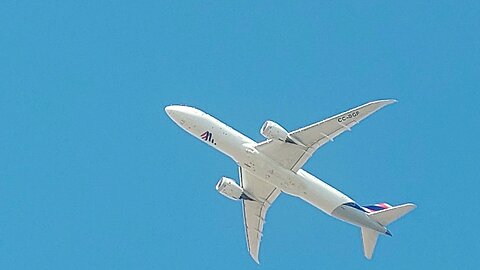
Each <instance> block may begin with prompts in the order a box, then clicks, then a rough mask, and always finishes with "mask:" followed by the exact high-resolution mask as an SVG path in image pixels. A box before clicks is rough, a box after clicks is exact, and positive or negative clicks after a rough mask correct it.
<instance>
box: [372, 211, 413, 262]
mask: <svg viewBox="0 0 480 270" xmlns="http://www.w3.org/2000/svg"><path fill="white" fill-rule="evenodd" d="M378 205H381V207H382V208H383V209H382V210H379V209H378V208H375V209H373V208H374V207H369V206H365V208H367V209H369V210H371V212H370V213H369V214H368V216H369V217H370V218H372V219H373V220H375V221H376V222H378V223H380V224H381V225H382V226H387V225H388V224H390V223H392V222H394V221H395V220H397V219H399V218H401V217H403V216H404V215H406V214H408V213H409V212H410V211H412V210H413V209H415V208H416V207H417V206H416V205H415V204H412V203H406V204H402V205H398V206H394V207H392V206H390V205H389V204H386V203H382V204H376V205H375V206H378ZM378 234H379V233H378V232H377V231H374V230H371V229H368V228H364V227H362V240H363V251H364V254H365V257H366V258H367V259H371V258H372V256H373V251H374V250H375V246H376V244H377V239H378ZM385 234H387V235H390V236H391V235H392V234H391V233H390V231H388V230H387V231H386V232H385Z"/></svg>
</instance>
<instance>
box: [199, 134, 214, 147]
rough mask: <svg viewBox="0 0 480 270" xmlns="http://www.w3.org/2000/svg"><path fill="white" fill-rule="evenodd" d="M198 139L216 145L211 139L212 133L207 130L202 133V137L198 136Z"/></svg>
mask: <svg viewBox="0 0 480 270" xmlns="http://www.w3.org/2000/svg"><path fill="white" fill-rule="evenodd" d="M200 138H202V140H204V141H206V142H209V143H213V144H214V145H217V144H216V143H215V140H214V139H213V137H212V133H211V132H210V131H208V130H207V131H205V132H204V133H202V135H200Z"/></svg>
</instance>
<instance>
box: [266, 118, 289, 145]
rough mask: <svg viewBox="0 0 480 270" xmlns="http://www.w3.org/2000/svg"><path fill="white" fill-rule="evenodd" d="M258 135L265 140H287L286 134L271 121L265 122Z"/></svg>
mask: <svg viewBox="0 0 480 270" xmlns="http://www.w3.org/2000/svg"><path fill="white" fill-rule="evenodd" d="M260 133H261V134H262V135H263V137H265V138H267V139H274V140H280V141H283V142H285V141H287V139H288V132H287V131H286V130H285V129H284V128H283V127H281V126H280V125H279V124H277V123H275V122H273V121H266V122H265V123H264V124H263V126H262V128H261V129H260Z"/></svg>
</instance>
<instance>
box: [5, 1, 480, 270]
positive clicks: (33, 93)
mask: <svg viewBox="0 0 480 270" xmlns="http://www.w3.org/2000/svg"><path fill="white" fill-rule="evenodd" d="M240 2H241V3H234V2H231V1H191V2H190V1H188V2H180V1H133V2H132V1H90V2H88V1H36V2H35V1H10V0H6V1H2V3H1V4H0V124H1V126H0V185H1V186H0V268H1V269H193V268H195V269H407V268H427V269H456V268H458V267H461V268H465V269H473V268H475V267H476V266H477V267H478V262H477V260H478V249H479V248H480V241H479V233H478V227H479V226H480V222H479V218H480V217H479V211H478V208H477V205H478V204H477V202H478V201H477V197H478V190H479V172H480V170H479V165H478V160H479V154H478V153H479V150H480V149H479V145H480V144H479V143H478V136H479V135H478V134H479V131H480V127H479V122H480V121H479V120H480V114H479V109H478V106H479V104H480V96H479V94H478V90H479V88H480V83H479V82H480V80H479V78H480V76H479V75H480V49H479V48H480V35H479V29H480V15H479V12H480V4H479V2H478V1H435V2H430V1H400V2H398V1H368V2H365V1H362V2H356V1H345V2H342V3H337V2H336V1H335V2H319V1H302V2H301V3H299V2H298V1H265V2H262V3H258V1H240ZM381 98H395V99H398V101H399V102H398V103H396V104H394V105H392V106H389V107H386V108H384V109H383V110H381V111H380V112H378V113H377V114H375V115H374V116H372V117H370V118H368V119H367V120H365V121H363V122H362V123H361V124H360V125H358V126H356V127H355V128H354V129H353V130H352V132H351V133H346V134H343V135H342V136H340V137H338V138H337V140H335V142H334V143H329V144H327V145H325V146H324V147H323V148H321V149H320V150H319V151H317V152H316V154H315V155H314V156H313V158H312V159H311V160H310V161H309V162H308V163H307V164H306V166H305V168H306V169H307V170H308V171H310V172H312V173H313V174H315V175H317V176H318V177H319V178H321V179H323V180H325V181H326V182H328V183H330V184H331V185H333V186H334V187H336V188H338V189H340V190H341V191H343V192H345V193H346V194H347V195H349V196H350V197H352V198H354V199H356V200H357V201H358V202H359V203H360V204H368V203H376V202H383V201H386V202H389V203H391V204H399V203H403V202H409V201H412V202H415V203H416V204H418V206H419V208H418V209H417V210H415V211H414V212H412V213H411V214H410V215H408V216H406V217H405V218H403V219H401V220H400V221H398V222H397V223H394V224H392V225H391V226H390V229H391V231H392V233H393V235H394V236H393V237H392V238H387V237H381V238H380V239H379V243H378V245H377V249H376V252H375V255H374V258H373V260H372V261H367V260H366V259H365V258H364V257H363V254H362V245H361V238H360V231H359V229H358V228H355V227H353V226H351V225H348V224H345V223H342V222H340V221H338V220H335V219H333V218H331V217H328V216H327V215H325V214H323V213H322V212H321V211H319V210H317V209H315V208H314V207H312V206H310V205H308V204H307V203H305V202H303V201H301V200H299V199H297V198H293V197H290V196H287V195H282V196H280V197H279V198H278V200H277V201H276V203H275V204H274V205H273V207H272V208H271V209H270V211H269V214H268V217H267V224H266V226H265V230H264V233H265V235H264V238H263V241H262V246H261V252H260V260H261V262H262V264H261V265H260V266H257V265H256V264H255V263H254V262H253V260H251V259H250V257H249V255H248V252H247V249H246V244H245V238H244V229H243V221H242V215H241V206H240V203H238V202H233V201H229V200H227V199H226V198H224V197H222V196H220V195H219V194H218V193H217V192H216V191H215V188H214V186H215V184H216V182H217V180H218V179H219V178H220V177H221V176H229V177H232V178H235V179H237V178H238V176H237V168H236V166H235V164H234V162H232V161H231V160H230V159H229V158H227V157H226V156H223V155H222V154H220V153H219V152H216V151H214V150H213V149H211V148H209V147H208V146H207V145H205V144H203V143H201V142H200V141H198V140H197V139H195V138H193V137H191V136H189V135H188V134H187V133H185V132H184V131H183V130H181V129H180V128H179V127H177V126H176V125H175V124H174V123H173V122H172V121H171V120H170V119H169V118H168V117H167V115H166V114H165V112H164V107H165V106H166V105H170V104H188V105H191V106H195V107H198V108H200V109H202V110H204V111H207V112H209V113H210V114H212V115H214V116H216V117H218V118H219V119H221V120H222V121H224V122H226V123H227V124H229V125H231V126H232V127H234V128H236V129H238V130H240V131H242V132H243V133H244V134H246V135H247V136H249V137H251V138H253V139H254V140H257V141H261V140H263V138H262V137H261V135H260V134H259V131H258V130H259V128H260V127H261V125H262V123H263V122H264V121H265V120H267V119H272V120H275V121H276V122H278V123H280V124H281V125H283V126H284V127H285V128H287V129H288V130H293V129H296V128H299V127H302V126H305V125H307V124H310V123H312V122H316V121H319V120H322V119H324V118H326V117H329V116H331V115H334V114H336V113H339V112H342V111H345V110H347V109H349V108H351V107H354V106H357V105H360V104H363V103H365V102H367V101H370V100H375V99H381Z"/></svg>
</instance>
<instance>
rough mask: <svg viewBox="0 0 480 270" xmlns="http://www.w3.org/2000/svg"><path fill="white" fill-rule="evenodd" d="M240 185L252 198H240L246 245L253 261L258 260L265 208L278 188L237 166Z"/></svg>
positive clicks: (273, 198)
mask: <svg viewBox="0 0 480 270" xmlns="http://www.w3.org/2000/svg"><path fill="white" fill-rule="evenodd" d="M239 173H240V185H241V186H242V188H243V189H244V190H245V192H246V193H247V194H248V195H249V196H251V197H252V198H253V200H242V208H243V220H244V224H245V234H246V238H247V247H248V251H249V253H250V256H252V258H253V259H254V260H255V262H257V263H260V262H259V260H258V253H259V250H260V241H261V239H262V236H263V233H262V232H263V224H264V223H265V216H266V215H267V210H268V208H269V207H270V205H271V204H272V203H273V201H274V200H275V199H276V198H277V197H278V195H280V190H279V189H278V188H277V187H275V186H273V185H271V184H269V183H267V182H265V181H263V180H261V179H259V178H258V177H256V176H255V175H253V174H251V173H250V172H248V171H246V170H244V169H243V168H242V167H239Z"/></svg>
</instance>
